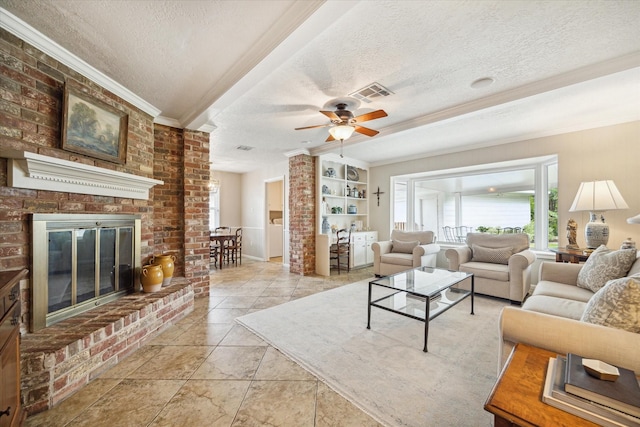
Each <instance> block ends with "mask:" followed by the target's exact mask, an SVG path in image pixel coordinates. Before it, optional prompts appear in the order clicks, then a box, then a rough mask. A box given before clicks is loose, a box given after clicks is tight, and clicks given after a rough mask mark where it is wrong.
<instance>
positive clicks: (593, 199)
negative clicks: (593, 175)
mask: <svg viewBox="0 0 640 427" xmlns="http://www.w3.org/2000/svg"><path fill="white" fill-rule="evenodd" d="M628 208H629V205H627V202H625V201H624V198H623V197H622V194H620V191H618V188H617V187H616V185H615V184H614V182H613V181H611V180H608V181H591V182H583V183H581V184H580V188H578V193H577V194H576V198H575V199H574V200H573V204H572V205H571V209H569V212H575V211H590V212H595V211H611V210H616V209H628Z"/></svg>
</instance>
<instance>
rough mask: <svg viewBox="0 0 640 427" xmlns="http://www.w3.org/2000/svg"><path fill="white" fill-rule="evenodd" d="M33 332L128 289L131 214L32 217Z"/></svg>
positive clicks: (134, 245)
mask: <svg viewBox="0 0 640 427" xmlns="http://www.w3.org/2000/svg"><path fill="white" fill-rule="evenodd" d="M32 229H33V262H32V264H33V265H32V268H33V269H32V271H33V273H34V274H33V277H34V281H33V286H32V302H33V304H32V310H33V311H32V328H31V329H32V331H35V330H38V329H40V328H43V327H45V326H49V325H51V324H53V323H56V322H58V321H60V320H62V319H65V318H68V317H71V316H74V315H76V314H78V313H80V312H83V311H86V310H89V309H91V308H93V307H96V306H98V305H102V304H104V303H106V302H109V301H112V300H114V299H116V298H118V297H119V296H121V295H124V294H126V293H128V292H132V291H133V289H134V283H135V281H136V278H135V272H136V267H139V265H140V263H139V259H140V250H139V247H140V243H139V242H140V219H139V217H138V216H136V215H63V214H51V215H49V214H34V215H33V226H32Z"/></svg>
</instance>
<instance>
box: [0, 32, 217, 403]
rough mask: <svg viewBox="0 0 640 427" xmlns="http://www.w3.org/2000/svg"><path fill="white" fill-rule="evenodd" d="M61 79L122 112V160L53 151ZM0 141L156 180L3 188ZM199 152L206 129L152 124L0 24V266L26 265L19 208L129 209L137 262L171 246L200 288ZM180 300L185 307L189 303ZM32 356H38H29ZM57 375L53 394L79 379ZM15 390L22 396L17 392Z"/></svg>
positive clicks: (203, 245)
mask: <svg viewBox="0 0 640 427" xmlns="http://www.w3.org/2000/svg"><path fill="white" fill-rule="evenodd" d="M65 84H67V85H71V86H73V87H74V88H76V89H77V90H80V91H82V92H84V93H86V94H87V95H89V96H91V97H94V98H96V99H99V100H101V101H103V102H105V103H107V104H108V105H110V106H112V107H114V108H117V109H118V110H120V111H123V112H125V113H126V114H127V115H128V129H127V155H126V163H125V164H116V163H111V162H107V161H103V160H98V159H95V158H92V157H88V156H83V155H79V154H75V153H71V152H68V151H65V150H62V149H61V117H62V108H63V94H64V86H65ZM7 149H16V150H23V151H29V152H34V153H38V154H42V155H46V156H50V157H55V158H60V159H64V160H68V161H73V162H78V163H84V164H89V165H92V166H96V167H100V168H104V169H111V170H117V171H120V172H125V173H130V174H135V175H139V176H144V177H147V178H155V179H161V180H163V181H165V184H164V185H162V186H155V187H154V188H152V189H151V191H150V198H149V200H137V199H128V198H119V197H105V196H93V195H85V194H72V193H65V192H56V191H43V190H42V191H41V190H25V189H19V188H11V187H8V186H7V185H8V180H7V178H8V177H7V159H6V158H3V157H2V152H3V151H4V150H7ZM190 150H192V152H191V151H190ZM208 158H209V140H208V134H207V133H203V132H195V131H188V130H185V131H182V130H179V129H174V128H169V127H166V126H159V125H155V126H154V123H153V117H151V116H150V115H149V114H147V113H145V112H144V111H141V110H139V109H138V108H136V107H134V106H133V105H131V104H129V103H128V102H126V101H125V100H123V99H121V98H119V97H118V96H116V95H114V94H112V93H110V92H108V91H106V90H105V89H103V88H102V87H100V86H98V85H96V84H95V83H94V82H92V81H90V80H88V79H87V78H85V77H84V76H82V75H80V74H78V73H77V72H75V71H73V70H71V69H69V68H68V67H67V66H65V65H64V64H61V63H59V62H57V61H56V60H54V59H52V58H50V57H48V56H47V55H45V54H44V53H42V52H41V51H39V50H38V49H36V48H34V47H33V46H31V45H29V44H28V43H26V42H24V41H23V40H21V39H19V38H17V37H15V36H13V35H12V34H10V33H8V32H7V31H5V30H4V29H0V271H2V270H17V269H20V268H27V269H29V268H30V263H31V259H30V251H31V247H30V246H31V243H30V239H31V236H30V230H29V215H30V214H32V213H105V212H108V213H127V214H139V215H140V216H141V219H142V221H141V223H142V230H141V231H142V242H141V243H142V248H141V256H142V261H143V262H145V261H148V260H149V258H150V257H151V255H154V254H161V253H165V252H172V253H174V254H176V256H177V261H176V272H175V273H174V275H175V276H179V275H184V277H185V278H186V279H187V280H188V282H189V283H188V285H189V287H190V288H193V293H197V294H198V295H200V296H204V295H208V284H209V276H208V272H209V252H208V233H209V224H208V220H209V216H208V215H209V210H208V204H209V201H208V196H209V193H208V181H209V164H208ZM29 287H30V280H29V279H26V280H24V281H23V282H22V283H21V292H22V295H21V299H22V301H21V303H22V304H21V305H22V317H21V332H22V333H23V340H25V341H26V340H27V339H28V340H31V339H36V337H34V336H33V334H27V333H26V328H27V326H26V325H28V320H29ZM140 295H141V294H138V296H140ZM192 295H193V294H192ZM188 307H192V304H191V305H188ZM181 311H184V307H180V308H178V309H177V311H175V313H179V312H181ZM172 312H173V311H172ZM91 313H92V314H95V313H93V312H91ZM160 314H162V313H160ZM176 315H177V314H176ZM168 320H169V318H168V317H166V316H164V315H163V316H161V317H159V320H158V322H159V324H157V325H155V326H154V328H152V329H153V330H152V329H146V328H145V330H144V332H140V331H136V339H138V338H139V339H140V341H137V342H136V344H135V345H136V346H137V345H139V343H140V342H142V340H144V339H148V338H149V337H150V336H151V335H152V334H153V332H154V331H158V330H161V329H162V328H163V326H162V322H164V321H168ZM165 326H168V325H165ZM47 329H48V328H47ZM100 346H103V347H104V346H106V347H105V348H107V350H105V351H106V352H107V353H108V354H109V355H112V354H113V353H114V352H113V351H111V350H114V351H116V350H117V351H119V350H118V349H116V348H113V349H112V348H109V345H108V344H106V343H101V344H100ZM133 348H134V347H129V346H127V350H126V351H125V352H124V353H121V354H119V355H118V359H112V358H110V356H109V358H107V357H104V358H103V359H104V360H103V361H104V362H106V363H113V361H114V360H119V358H120V357H123V356H124V355H126V354H128V353H127V352H130V351H132V349H133ZM102 350H104V348H102ZM102 350H101V351H102ZM57 351H66V350H60V349H58V350H57ZM107 353H105V354H107ZM92 360H93V359H92ZM23 362H24V361H23ZM40 362H43V360H40V359H39V362H38V363H40ZM43 363H44V362H43ZM38 366H39V365H38ZM32 369H35V368H34V365H33V363H31V362H30V363H23V375H25V376H27V374H29V372H27V371H28V370H32ZM92 369H95V370H98V369H105V368H104V367H102V366H100V365H99V364H96V365H92ZM60 381H62V382H59V383H58V384H57V385H56V387H58V388H59V389H60V390H58V389H56V393H57V392H58V391H59V392H60V394H59V395H58V397H57V398H56V399H61V398H64V396H67V395H69V394H70V393H72V392H73V391H75V390H76V389H77V388H78V387H79V386H80V385H79V384H80V382H82V381H84V380H82V381H80V382H78V383H73V384H70V385H68V386H67V385H65V384H62V383H64V382H65V381H67V380H60ZM23 385H24V384H23ZM22 398H23V401H25V399H26V396H24V395H23V396H22ZM29 399H30V404H31V405H34V403H35V402H36V401H39V400H38V399H37V398H36V399H34V396H33V395H31V396H30V397H29ZM56 399H54V400H56ZM50 402H52V401H50ZM28 406H29V404H28V405H27V407H28ZM44 407H46V405H44V406H43V405H39V404H37V403H36V404H35V405H34V409H35V410H37V408H44Z"/></svg>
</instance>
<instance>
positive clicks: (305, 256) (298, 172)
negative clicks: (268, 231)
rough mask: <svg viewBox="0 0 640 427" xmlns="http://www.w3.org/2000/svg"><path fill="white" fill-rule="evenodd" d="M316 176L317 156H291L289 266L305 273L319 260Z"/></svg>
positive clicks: (296, 271)
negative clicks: (317, 248) (317, 253)
mask: <svg viewBox="0 0 640 427" xmlns="http://www.w3.org/2000/svg"><path fill="white" fill-rule="evenodd" d="M315 176H316V163H315V159H314V157H312V156H310V155H306V154H300V155H297V156H294V157H291V158H289V240H290V242H289V246H290V252H289V270H290V271H291V272H292V273H297V274H300V275H303V276H304V275H309V274H313V273H314V272H315V264H316V243H315V241H316V221H315V217H316V216H315V215H316V197H315V194H316V192H315Z"/></svg>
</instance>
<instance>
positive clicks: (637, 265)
mask: <svg viewBox="0 0 640 427" xmlns="http://www.w3.org/2000/svg"><path fill="white" fill-rule="evenodd" d="M634 274H640V251H638V253H636V261H635V262H634V263H633V265H631V268H630V269H629V272H628V273H627V276H633V275H634Z"/></svg>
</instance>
